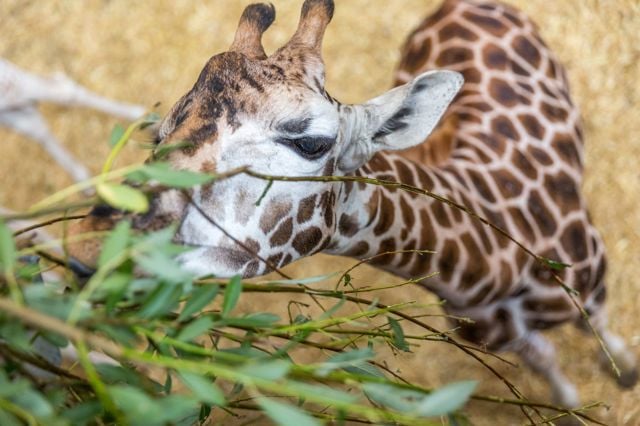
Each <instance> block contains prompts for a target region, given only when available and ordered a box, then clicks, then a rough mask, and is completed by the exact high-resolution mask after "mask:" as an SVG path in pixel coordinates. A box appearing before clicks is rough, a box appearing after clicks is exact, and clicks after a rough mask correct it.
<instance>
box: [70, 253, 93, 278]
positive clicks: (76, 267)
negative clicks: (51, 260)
mask: <svg viewBox="0 0 640 426" xmlns="http://www.w3.org/2000/svg"><path fill="white" fill-rule="evenodd" d="M67 266H68V267H69V269H71V271H72V272H73V273H74V274H75V276H76V277H77V278H81V279H84V278H91V277H92V276H93V274H94V273H95V272H96V270H95V269H93V268H91V267H89V266H87V265H85V264H84V263H82V262H80V261H79V260H78V259H75V258H73V257H71V258H69V262H68V263H67Z"/></svg>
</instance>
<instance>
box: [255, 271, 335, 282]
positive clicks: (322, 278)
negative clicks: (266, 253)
mask: <svg viewBox="0 0 640 426" xmlns="http://www.w3.org/2000/svg"><path fill="white" fill-rule="evenodd" d="M336 275H338V273H337V272H332V273H330V274H324V275H316V276H313V277H308V278H302V279H298V278H296V279H291V280H274V281H269V282H268V283H267V285H281V284H284V285H287V284H293V285H300V284H305V285H306V284H315V283H319V282H322V281H325V280H328V279H329V278H333V277H335V276H336Z"/></svg>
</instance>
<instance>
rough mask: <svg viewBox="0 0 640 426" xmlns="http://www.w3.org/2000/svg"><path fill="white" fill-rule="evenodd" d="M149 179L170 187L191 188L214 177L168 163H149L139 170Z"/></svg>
mask: <svg viewBox="0 0 640 426" xmlns="http://www.w3.org/2000/svg"><path fill="white" fill-rule="evenodd" d="M141 171H142V172H143V173H144V174H146V175H147V176H148V177H149V178H150V179H153V180H155V181H158V182H159V183H161V184H163V185H166V186H170V187H172V188H191V187H193V186H197V185H202V184H205V183H207V182H211V181H212V180H213V179H214V177H213V176H211V175H208V174H204V173H196V172H191V171H188V170H175V169H172V168H171V166H170V165H169V164H168V163H151V164H147V165H145V166H144V168H143V169H142V170H141Z"/></svg>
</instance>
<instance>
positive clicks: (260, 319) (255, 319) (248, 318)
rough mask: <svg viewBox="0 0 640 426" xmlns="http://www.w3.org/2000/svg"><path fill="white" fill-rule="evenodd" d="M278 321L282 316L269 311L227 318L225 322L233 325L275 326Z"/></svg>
mask: <svg viewBox="0 0 640 426" xmlns="http://www.w3.org/2000/svg"><path fill="white" fill-rule="evenodd" d="M278 321H280V317H279V316H277V315H276V314H271V313H268V312H256V313H253V314H249V315H245V316H244V317H240V318H227V319H225V321H224V323H225V324H226V325H232V326H236V327H256V328H265V327H271V326H273V325H274V324H275V323H277V322H278Z"/></svg>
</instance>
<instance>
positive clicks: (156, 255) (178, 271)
mask: <svg viewBox="0 0 640 426" xmlns="http://www.w3.org/2000/svg"><path fill="white" fill-rule="evenodd" d="M135 260H136V262H137V264H138V266H140V267H141V268H142V269H144V270H145V271H146V272H148V273H149V274H151V275H154V276H157V277H160V278H163V279H165V280H166V281H169V282H172V283H181V282H186V281H190V280H191V279H192V278H193V275H192V274H191V273H189V272H187V271H185V270H184V269H182V268H181V267H180V264H178V262H176V261H175V260H173V259H172V258H171V257H169V256H167V255H165V254H163V253H162V252H161V250H157V251H149V252H145V253H137V254H136V255H135Z"/></svg>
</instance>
